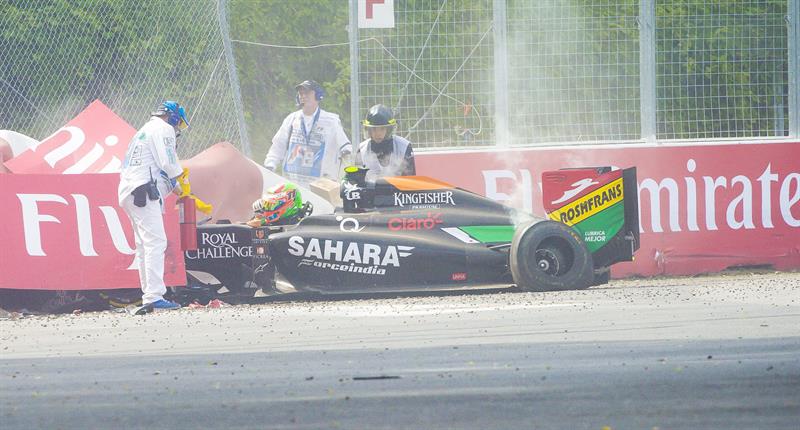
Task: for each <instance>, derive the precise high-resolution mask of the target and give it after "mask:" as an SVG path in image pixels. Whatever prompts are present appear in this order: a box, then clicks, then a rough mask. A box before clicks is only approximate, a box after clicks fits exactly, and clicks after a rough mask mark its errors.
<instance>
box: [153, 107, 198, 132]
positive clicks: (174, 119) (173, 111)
mask: <svg viewBox="0 0 800 430" xmlns="http://www.w3.org/2000/svg"><path fill="white" fill-rule="evenodd" d="M152 115H154V116H162V115H169V116H168V117H167V124H169V125H171V126H173V127H175V128H177V129H178V130H184V129H186V128H187V127H189V120H187V119H186V111H185V110H184V109H183V106H181V105H180V104H178V103H177V102H173V101H165V102H163V103H161V105H159V106H158V107H157V108H156V110H155V111H153V113H152Z"/></svg>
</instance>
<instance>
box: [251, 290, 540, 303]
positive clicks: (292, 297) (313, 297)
mask: <svg viewBox="0 0 800 430" xmlns="http://www.w3.org/2000/svg"><path fill="white" fill-rule="evenodd" d="M522 292H524V291H522V290H521V289H519V288H517V287H515V286H509V287H498V288H483V289H477V290H476V289H469V290H466V289H465V290H442V291H407V292H396V291H393V292H388V293H336V294H323V293H313V292H302V293H285V294H279V295H274V296H267V297H253V298H249V299H247V300H245V301H242V303H247V304H253V305H256V304H263V303H281V302H337V301H345V300H374V299H399V298H414V297H449V296H478V295H486V294H498V293H522Z"/></svg>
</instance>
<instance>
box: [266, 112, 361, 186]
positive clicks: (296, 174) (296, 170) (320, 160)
mask: <svg viewBox="0 0 800 430" xmlns="http://www.w3.org/2000/svg"><path fill="white" fill-rule="evenodd" d="M303 118H304V115H303V111H302V110H299V111H297V112H293V113H291V114H289V116H287V117H286V119H284V120H283V124H281V127H280V129H278V132H277V133H275V136H274V137H273V138H272V146H271V147H270V148H269V152H268V153H267V157H266V158H265V159H264V166H266V167H267V168H268V169H270V170H275V168H276V167H277V166H279V165H280V166H282V168H283V176H285V177H287V178H289V179H291V180H294V181H296V182H298V183H299V184H301V185H308V183H310V182H313V181H314V180H316V179H318V178H328V179H331V180H334V181H337V182H338V181H339V179H341V176H342V174H341V172H342V169H343V168H344V167H347V166H343V165H341V164H342V163H341V159H342V157H346V156H348V155H349V154H350V153H351V152H352V145H351V144H350V140H349V139H348V138H347V135H346V134H345V133H344V129H343V128H342V121H341V120H340V119H339V115H336V114H334V113H330V112H327V111H324V110H322V109H320V108H317V111H316V112H315V113H314V115H312V116H311V118H308V119H307V120H305V121H304V119H303ZM315 118H316V120H315ZM304 123H305V124H307V125H308V128H310V130H306V131H307V132H308V133H307V135H304V133H303V129H304ZM312 124H313V126H312Z"/></svg>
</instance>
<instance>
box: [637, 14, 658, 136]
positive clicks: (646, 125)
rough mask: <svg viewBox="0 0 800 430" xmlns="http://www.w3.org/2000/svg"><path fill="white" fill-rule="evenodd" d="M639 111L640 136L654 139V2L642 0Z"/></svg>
mask: <svg viewBox="0 0 800 430" xmlns="http://www.w3.org/2000/svg"><path fill="white" fill-rule="evenodd" d="M639 103H640V105H639V112H640V115H641V133H642V135H641V137H642V139H644V140H645V141H647V142H655V140H656V4H655V0H642V1H641V4H640V5H639Z"/></svg>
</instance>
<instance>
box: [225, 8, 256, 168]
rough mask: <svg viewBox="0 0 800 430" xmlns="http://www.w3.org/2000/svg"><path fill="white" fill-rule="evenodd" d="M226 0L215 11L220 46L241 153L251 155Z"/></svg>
mask: <svg viewBox="0 0 800 430" xmlns="http://www.w3.org/2000/svg"><path fill="white" fill-rule="evenodd" d="M227 7H228V0H219V1H218V2H217V12H218V14H219V31H220V32H221V33H222V46H223V48H224V51H225V63H227V65H228V79H230V82H231V91H232V92H233V105H234V107H235V108H236V120H237V121H238V123H239V138H240V139H241V144H242V153H243V154H244V155H246V156H247V157H251V156H252V155H253V154H252V151H251V150H250V138H249V137H248V135H247V124H246V123H245V122H244V105H243V104H242V93H241V91H240V90H239V76H238V75H237V74H236V63H235V62H234V59H233V49H232V48H231V34H230V31H229V29H228V11H227Z"/></svg>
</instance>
